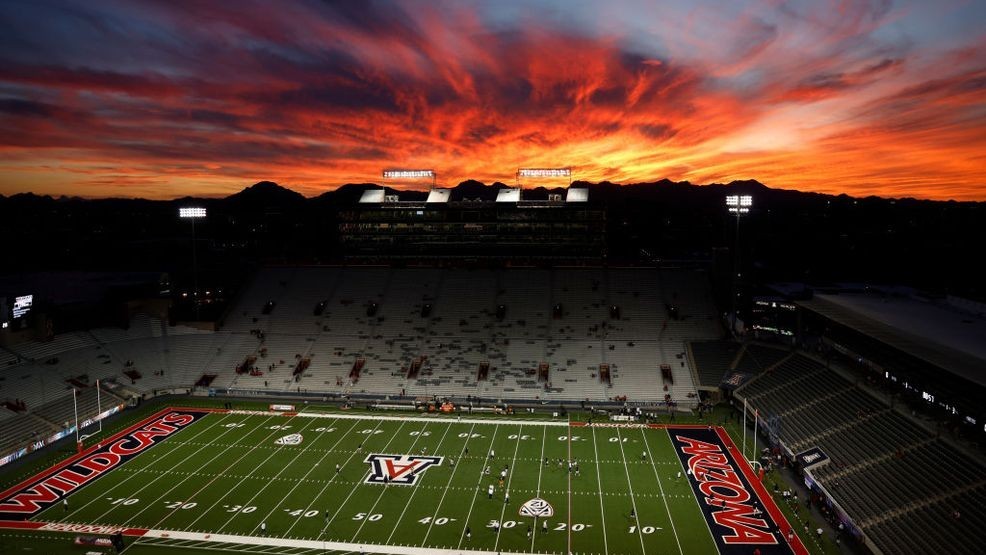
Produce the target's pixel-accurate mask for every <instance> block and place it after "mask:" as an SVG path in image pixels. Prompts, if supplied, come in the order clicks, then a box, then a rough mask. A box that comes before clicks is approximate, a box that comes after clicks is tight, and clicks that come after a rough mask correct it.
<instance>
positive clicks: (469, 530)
mask: <svg viewBox="0 0 986 555" xmlns="http://www.w3.org/2000/svg"><path fill="white" fill-rule="evenodd" d="M470 540H472V528H470V527H468V526H466V541H470Z"/></svg>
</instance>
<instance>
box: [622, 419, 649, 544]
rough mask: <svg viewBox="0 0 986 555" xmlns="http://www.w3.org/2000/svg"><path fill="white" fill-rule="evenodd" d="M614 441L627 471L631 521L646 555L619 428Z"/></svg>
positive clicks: (635, 499)
mask: <svg viewBox="0 0 986 555" xmlns="http://www.w3.org/2000/svg"><path fill="white" fill-rule="evenodd" d="M616 439H617V440H618V441H617V442H616V443H618V444H619V446H620V455H621V456H622V457H623V470H625V471H626V473H627V488H629V490H630V504H631V505H632V506H633V521H634V523H636V525H637V537H639V538H640V552H641V553H642V554H643V555H647V548H646V547H644V533H643V532H641V530H640V513H638V512H637V498H636V497H635V496H634V495H633V480H632V479H631V478H630V467H629V466H627V455H626V450H624V449H623V434H621V433H620V429H619V428H617V429H616Z"/></svg>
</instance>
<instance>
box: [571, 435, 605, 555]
mask: <svg viewBox="0 0 986 555" xmlns="http://www.w3.org/2000/svg"><path fill="white" fill-rule="evenodd" d="M568 437H569V439H571V437H572V434H571V431H569V435H568ZM592 452H593V453H595V455H596V461H597V462H596V483H597V485H598V488H599V489H598V491H599V515H600V516H601V517H602V526H601V528H602V529H603V552H604V553H605V554H606V555H609V543H608V542H607V541H606V510H605V509H604V508H603V480H602V477H601V476H600V475H599V462H598V461H599V448H598V447H597V446H596V429H595V428H592ZM569 528H571V526H569ZM569 551H571V550H569Z"/></svg>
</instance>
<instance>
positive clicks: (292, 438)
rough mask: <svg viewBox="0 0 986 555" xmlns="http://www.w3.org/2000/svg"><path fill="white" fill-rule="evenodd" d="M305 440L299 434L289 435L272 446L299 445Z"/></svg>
mask: <svg viewBox="0 0 986 555" xmlns="http://www.w3.org/2000/svg"><path fill="white" fill-rule="evenodd" d="M304 439H305V438H303V437H301V434H290V435H286V436H284V437H282V438H281V439H279V440H277V441H275V442H274V445H301V442H302V441H303V440H304Z"/></svg>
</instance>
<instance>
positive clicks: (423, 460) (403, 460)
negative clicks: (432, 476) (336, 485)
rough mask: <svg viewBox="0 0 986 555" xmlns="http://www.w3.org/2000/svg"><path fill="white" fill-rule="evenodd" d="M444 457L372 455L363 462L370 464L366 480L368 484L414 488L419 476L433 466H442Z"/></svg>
mask: <svg viewBox="0 0 986 555" xmlns="http://www.w3.org/2000/svg"><path fill="white" fill-rule="evenodd" d="M443 459H444V457H426V456H417V455H380V454H377V453H372V454H370V455H367V456H366V459H365V460H364V461H363V462H366V463H370V469H371V470H370V474H369V475H368V476H367V477H366V480H364V482H365V483H367V484H394V485H398V486H413V485H414V484H415V482H417V480H418V476H421V475H422V474H424V472H425V470H428V468H430V467H432V466H438V465H441V464H442V460H443Z"/></svg>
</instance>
